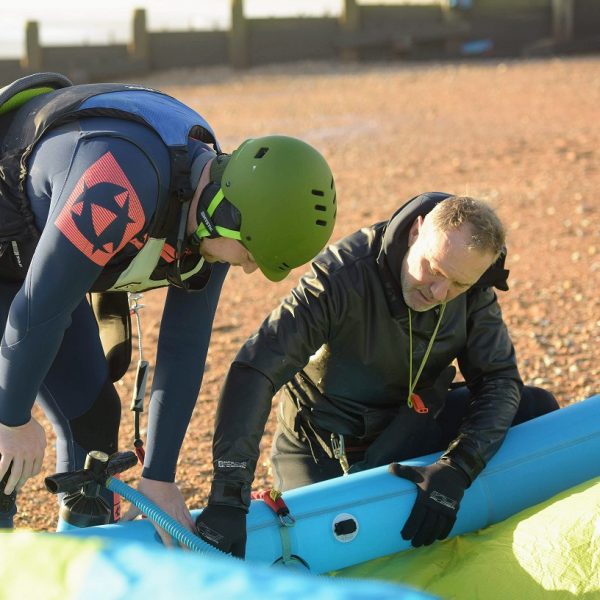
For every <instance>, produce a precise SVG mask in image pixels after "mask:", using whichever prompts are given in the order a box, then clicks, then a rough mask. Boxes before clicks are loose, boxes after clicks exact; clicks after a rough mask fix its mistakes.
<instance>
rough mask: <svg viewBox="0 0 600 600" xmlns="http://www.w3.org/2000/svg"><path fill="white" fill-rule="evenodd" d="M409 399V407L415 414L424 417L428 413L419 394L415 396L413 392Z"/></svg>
mask: <svg viewBox="0 0 600 600" xmlns="http://www.w3.org/2000/svg"><path fill="white" fill-rule="evenodd" d="M410 399H411V401H412V402H410V404H409V405H410V407H411V408H413V409H414V411H415V412H417V413H419V414H421V415H424V414H427V413H428V412H429V409H428V408H427V407H426V406H425V402H423V399H422V398H421V396H419V394H416V393H415V392H413V393H412V394H411V395H410Z"/></svg>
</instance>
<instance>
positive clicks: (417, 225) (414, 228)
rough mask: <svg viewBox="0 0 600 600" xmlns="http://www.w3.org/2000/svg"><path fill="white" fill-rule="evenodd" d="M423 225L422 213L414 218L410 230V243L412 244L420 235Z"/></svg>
mask: <svg viewBox="0 0 600 600" xmlns="http://www.w3.org/2000/svg"><path fill="white" fill-rule="evenodd" d="M422 226H423V217H421V216H420V215H419V216H418V217H417V218H416V219H415V220H414V222H413V224H412V225H411V226H410V230H409V232H408V245H409V246H412V245H413V244H414V243H415V242H416V241H417V238H418V237H419V232H420V231H421V227H422Z"/></svg>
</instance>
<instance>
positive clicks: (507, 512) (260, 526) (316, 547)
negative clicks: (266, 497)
mask: <svg viewBox="0 0 600 600" xmlns="http://www.w3.org/2000/svg"><path fill="white" fill-rule="evenodd" d="M599 456H600V395H596V396H593V397H591V398H589V399H587V400H584V401H582V402H578V403H575V404H572V405H569V406H567V407H566V408H563V409H561V410H558V411H554V412H552V413H549V414H547V415H544V416H542V417H539V418H537V419H534V420H532V421H529V422H527V423H523V424H521V425H518V426H516V427H513V428H511V430H510V431H509V433H508V435H507V437H506V440H505V442H504V444H503V445H502V447H501V448H500V450H499V451H498V452H497V453H496V455H495V456H494V457H493V458H492V460H491V461H490V462H489V464H488V465H487V467H486V468H485V469H484V470H483V472H482V473H481V474H480V475H479V477H478V478H477V479H476V480H475V481H474V482H473V485H471V487H470V488H469V489H468V490H467V491H466V493H465V496H464V499H463V501H462V503H461V509H460V511H459V514H458V519H457V521H456V524H455V526H454V528H453V530H452V533H451V536H455V535H459V534H462V533H467V532H470V531H474V530H476V529H481V528H483V527H487V526H488V525H491V524H493V523H497V522H499V521H503V520H504V519H506V518H508V517H510V516H511V515H514V514H516V513H517V512H519V511H521V510H523V509H525V508H527V507H529V506H533V505H534V504H537V503H539V502H543V501H545V500H547V499H549V498H551V497H552V496H554V495H555V494H557V493H559V492H561V491H563V490H566V489H568V488H570V487H573V486H575V485H577V484H579V483H583V482H585V481H588V480H590V479H593V478H594V477H597V476H599V475H600V461H599V460H598V457H599ZM437 458H438V455H429V456H425V457H422V458H419V459H415V460H410V461H404V464H412V465H423V464H428V463H431V462H433V461H435V460H436V459H437ZM415 497H416V488H415V486H414V484H412V483H410V482H408V481H406V480H404V479H399V478H397V477H395V476H393V475H391V474H390V473H388V471H387V467H379V468H377V469H372V470H370V471H365V472H362V473H357V474H353V475H350V476H347V477H340V478H337V479H333V480H330V481H325V482H322V483H318V484H314V485H310V486H307V487H304V488H299V489H296V490H291V491H289V492H286V493H285V495H284V498H285V502H286V504H287V506H288V508H289V509H290V513H291V515H292V516H293V517H294V519H295V523H294V524H293V526H287V527H284V526H282V524H281V522H280V520H279V518H278V517H277V516H276V515H275V513H274V512H273V511H272V510H271V509H270V508H268V507H267V506H266V505H265V503H264V502H262V501H253V502H252V506H251V508H250V513H249V515H248V543H247V552H246V561H247V562H252V561H256V562H261V563H266V564H274V563H278V562H282V557H283V555H284V554H286V551H285V550H284V549H283V548H286V549H287V551H288V553H289V554H291V555H292V556H295V557H298V558H299V559H300V561H298V562H302V563H304V564H305V565H306V566H307V568H308V569H309V570H310V571H311V572H312V573H315V574H321V573H327V572H329V571H334V570H337V569H342V568H344V567H348V566H351V565H355V564H358V563H362V562H365V561H368V560H371V559H374V558H378V557H380V556H385V555H388V554H392V553H395V552H399V551H401V550H405V549H407V548H409V547H410V544H409V542H407V541H405V540H403V539H402V538H401V536H400V530H401V529H402V527H403V525H404V523H405V521H406V519H407V518H408V515H409V513H410V511H411V509H412V506H413V504H414V501H415ZM194 512H195V514H197V513H198V511H194ZM66 533H68V534H69V535H81V536H92V535H94V536H101V537H109V538H112V539H121V540H131V541H133V540H136V541H139V542H143V543H146V544H150V545H152V544H161V542H160V538H159V537H158V536H157V535H156V533H155V531H154V528H153V526H152V524H151V523H149V522H148V521H144V520H142V521H140V520H138V521H133V522H128V523H124V524H118V525H105V526H102V527H91V528H88V529H79V530H69V531H68V532H66ZM282 533H283V535H282ZM282 540H283V542H282Z"/></svg>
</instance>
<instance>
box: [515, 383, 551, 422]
mask: <svg viewBox="0 0 600 600" xmlns="http://www.w3.org/2000/svg"><path fill="white" fill-rule="evenodd" d="M559 408H560V406H559V405H558V402H557V401H556V398H555V397H554V395H553V394H551V393H550V392H549V391H548V390H545V389H543V388H539V387H534V386H530V385H526V386H525V387H524V388H523V391H522V392H521V402H520V403H519V409H518V411H517V414H516V415H515V419H514V421H513V425H517V424H519V423H524V422H525V421H529V420H530V419H535V418H536V417H541V416H542V415H545V414H546V413H549V412H552V411H554V410H558V409H559Z"/></svg>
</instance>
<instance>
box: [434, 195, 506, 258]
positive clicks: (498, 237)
mask: <svg viewBox="0 0 600 600" xmlns="http://www.w3.org/2000/svg"><path fill="white" fill-rule="evenodd" d="M426 218H427V219H428V220H430V223H431V224H432V225H433V226H434V227H435V228H436V229H437V230H438V231H443V232H445V231H454V230H456V229H459V228H460V227H461V226H462V225H464V224H468V225H469V226H470V229H471V237H470V240H469V242H468V244H467V247H468V248H469V249H473V250H478V251H479V252H490V253H492V254H493V255H494V257H496V258H497V257H498V256H500V254H501V252H502V250H503V249H504V246H505V243H506V231H505V229H504V225H503V224H502V221H501V220H500V218H499V217H498V215H497V214H496V212H495V211H494V209H493V208H492V207H491V206H489V205H488V204H487V203H486V202H484V201H483V200H477V199H475V198H470V197H469V196H451V197H450V198H447V199H446V200H443V201H442V202H440V203H438V204H437V205H436V206H435V207H434V209H433V210H432V211H431V212H430V213H429V214H428V215H427V217H426Z"/></svg>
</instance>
